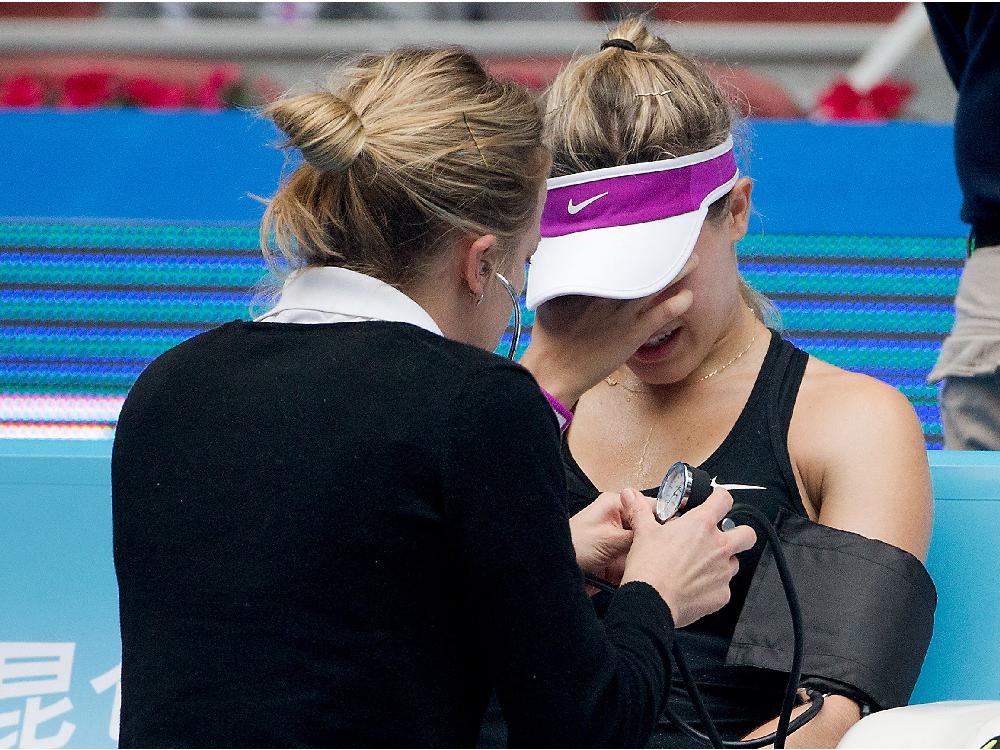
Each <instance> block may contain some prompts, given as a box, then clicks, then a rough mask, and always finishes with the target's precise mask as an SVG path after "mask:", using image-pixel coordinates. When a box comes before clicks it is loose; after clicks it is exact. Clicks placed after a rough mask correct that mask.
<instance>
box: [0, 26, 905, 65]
mask: <svg viewBox="0 0 1000 750" xmlns="http://www.w3.org/2000/svg"><path fill="white" fill-rule="evenodd" d="M656 28H657V30H658V31H659V32H660V33H661V34H662V35H664V37H665V38H666V39H668V40H670V42H671V43H672V44H674V46H676V47H677V48H678V49H679V50H682V51H684V52H687V53H690V54H695V55H699V56H702V57H708V58H715V59H724V60H728V61H730V62H767V61H775V62H778V61H786V60H788V61H792V60H800V61H803V62H817V61H826V62H833V61H853V60H856V59H857V58H858V56H859V55H861V54H862V53H863V52H864V51H865V50H866V49H868V47H869V46H870V45H871V44H872V42H873V41H874V40H875V39H877V37H878V35H879V34H880V33H881V32H883V31H884V30H885V28H886V27H885V26H884V25H881V24H728V23H725V24H723V23H720V24H704V23H699V24H696V23H667V24H660V25H659V26H657V27H656ZM606 30H607V26H606V25H605V24H601V23H592V22H584V21H570V22H566V21H531V22H524V21H483V22H470V21H428V20H422V19H421V20H402V19H401V20H367V21H359V20H344V21H313V22H308V23H301V24H295V25H278V24H270V23H264V22H261V21H254V20H240V21H237V20H194V19H179V20H178V19H173V20H167V19H130V18H102V19H97V20H92V21H11V20H5V21H2V22H0V55H5V54H18V53H55V52H80V53H95V52H96V53H128V54H141V55H171V56H176V55H182V56H187V57H203V58H219V57H227V58H234V59H239V60H244V61H251V60H260V61H267V60H282V61H289V60H290V59H294V58H298V59H309V60H315V59H316V58H319V57H323V56H325V55H329V54H331V53H334V54H336V53H352V52H357V51H360V50H373V51H377V50H383V49H388V48H391V47H397V46H401V45H437V44H458V45H461V46H464V47H468V48H469V49H471V50H474V51H475V52H477V53H479V54H484V55H530V56H563V55H568V54H571V53H573V52H576V51H577V50H587V49H590V48H592V47H593V46H594V45H595V40H600V39H601V38H602V36H603V35H604V33H605V32H606Z"/></svg>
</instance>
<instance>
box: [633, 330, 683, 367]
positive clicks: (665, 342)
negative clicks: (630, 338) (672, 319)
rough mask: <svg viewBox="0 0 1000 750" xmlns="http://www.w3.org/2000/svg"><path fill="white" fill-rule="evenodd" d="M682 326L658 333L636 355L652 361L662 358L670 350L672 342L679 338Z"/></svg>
mask: <svg viewBox="0 0 1000 750" xmlns="http://www.w3.org/2000/svg"><path fill="white" fill-rule="evenodd" d="M679 330H680V326H678V327H677V328H674V329H672V330H670V331H666V332H665V333H658V334H656V335H655V336H653V337H652V338H651V339H649V340H648V341H647V342H646V343H645V344H643V345H642V346H640V347H639V349H638V350H637V351H636V353H635V355H634V356H635V357H636V358H637V359H639V360H642V361H652V360H657V359H660V358H662V357H664V356H666V354H667V353H668V352H669V351H670V348H671V344H673V342H674V340H675V339H676V338H677V332H678V331H679Z"/></svg>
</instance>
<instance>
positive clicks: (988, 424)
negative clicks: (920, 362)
mask: <svg viewBox="0 0 1000 750" xmlns="http://www.w3.org/2000/svg"><path fill="white" fill-rule="evenodd" d="M998 368H1000V247H984V248H980V249H978V250H976V251H975V252H974V253H973V254H972V257H970V258H969V260H968V261H967V262H966V264H965V270H964V271H963V272H962V281H961V283H960V284H959V286H958V294H957V295H956V296H955V325H954V327H953V328H952V329H951V334H950V335H949V336H948V338H947V339H945V341H944V344H943V346H942V347H941V353H940V355H939V356H938V361H937V364H936V365H934V369H933V370H932V371H931V373H930V375H929V376H928V378H927V380H928V382H930V383H936V382H938V381H941V380H943V381H944V387H943V388H942V389H941V419H942V422H943V424H944V447H945V448H947V449H949V450H1000V374H998Z"/></svg>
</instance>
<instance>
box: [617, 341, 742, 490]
mask: <svg viewBox="0 0 1000 750" xmlns="http://www.w3.org/2000/svg"><path fill="white" fill-rule="evenodd" d="M756 341H757V334H756V333H754V335H753V336H752V337H751V338H750V343H749V344H747V347H746V349H744V350H743V351H741V352H740V353H739V354H737V355H736V356H735V357H733V358H732V359H731V360H729V361H728V362H726V364H724V365H722V366H721V367H716V368H715V369H714V370H712V371H711V372H710V373H708V375H702V376H701V377H700V378H698V380H697V382H699V383H700V382H701V381H702V380H708V379H709V378H710V377H712V376H713V375H718V374H719V373H720V372H722V371H723V370H725V369H726V368H727V367H729V366H730V365H732V364H734V363H735V362H737V361H738V360H739V359H740V357H742V356H743V355H744V354H746V353H747V352H749V351H750V350H751V349H752V348H753V345H754V343H756ZM604 382H606V383H607V384H608V385H609V386H611V387H615V386H618V385H620V386H621V387H622V388H624V389H625V390H626V391H628V392H629V393H642V392H643V391H642V390H640V389H637V388H629V387H628V386H627V385H625V383H623V382H622V381H621V380H618V379H616V378H615V377H614V373H612V374H611V375H608V376H607V377H606V378H605V379H604ZM655 427H656V421H655V420H654V421H653V423H652V424H651V425H650V426H649V431H648V432H647V433H646V439H645V440H644V441H643V443H642V450H640V451H639V463H638V465H637V466H636V476H635V483H636V485H637V486H638V485H639V484H640V483H641V482H642V477H643V472H644V471H645V469H646V454H647V453H648V452H649V443H650V441H651V440H652V439H653V430H654V429H655Z"/></svg>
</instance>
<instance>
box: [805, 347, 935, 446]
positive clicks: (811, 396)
mask: <svg viewBox="0 0 1000 750" xmlns="http://www.w3.org/2000/svg"><path fill="white" fill-rule="evenodd" d="M796 423H797V424H796ZM794 427H797V428H799V432H800V433H801V434H802V437H808V438H812V439H817V438H819V441H820V442H821V443H824V444H838V443H841V442H842V441H845V442H849V443H854V444H856V443H857V442H858V441H861V442H867V441H866V438H867V437H869V436H873V437H874V436H882V437H886V436H890V435H891V436H893V437H894V438H897V439H898V438H900V437H902V436H904V435H907V434H909V435H910V436H911V437H913V438H915V439H918V440H919V441H920V444H921V445H923V428H922V426H921V424H920V420H919V419H918V418H917V414H916V412H915V411H914V410H913V406H912V405H911V404H910V402H909V400H908V399H907V398H906V396H904V395H903V394H902V393H900V392H899V391H898V390H896V389H895V388H893V387H892V386H891V385H888V384H887V383H884V382H882V381H881V380H878V379H876V378H873V377H870V376H868V375H864V374H862V373H857V372H849V371H847V370H842V369H841V368H839V367H835V366H834V365H831V364H829V363H827V362H824V361H823V360H820V359H816V358H815V357H810V358H809V364H808V365H807V366H806V373H805V376H804V377H803V379H802V385H801V386H800V388H799V397H798V399H797V401H796V404H795V418H794V419H793V428H794Z"/></svg>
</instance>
